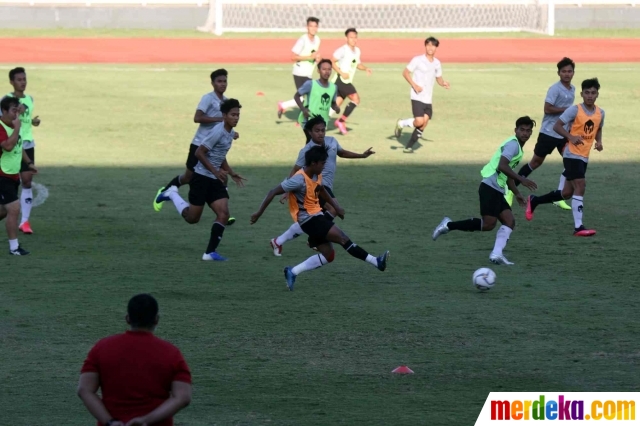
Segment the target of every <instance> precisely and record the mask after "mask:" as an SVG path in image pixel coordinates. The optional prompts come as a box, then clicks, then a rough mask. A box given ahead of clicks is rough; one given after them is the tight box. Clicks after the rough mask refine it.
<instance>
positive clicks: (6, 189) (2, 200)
mask: <svg viewBox="0 0 640 426" xmlns="http://www.w3.org/2000/svg"><path fill="white" fill-rule="evenodd" d="M18 185H19V182H17V181H13V180H11V179H6V178H0V206H2V210H3V211H4V213H3V214H2V216H0V217H4V218H5V224H4V225H5V229H6V231H7V237H9V254H12V255H16V256H25V255H27V254H29V252H28V251H26V250H24V249H23V248H21V247H20V244H19V243H18V219H19V218H20V199H19V198H18Z"/></svg>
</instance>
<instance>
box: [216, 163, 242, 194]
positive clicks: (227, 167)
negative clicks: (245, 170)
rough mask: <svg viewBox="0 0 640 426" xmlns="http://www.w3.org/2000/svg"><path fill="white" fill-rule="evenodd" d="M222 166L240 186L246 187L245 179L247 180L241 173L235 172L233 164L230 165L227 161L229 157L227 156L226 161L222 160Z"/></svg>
mask: <svg viewBox="0 0 640 426" xmlns="http://www.w3.org/2000/svg"><path fill="white" fill-rule="evenodd" d="M220 168H221V169H222V170H224V171H225V172H227V174H228V175H229V176H231V179H233V181H234V182H235V183H236V184H237V185H238V186H239V187H240V188H243V187H244V181H245V180H246V179H245V178H244V177H242V176H241V175H239V174H238V173H236V172H234V171H233V169H232V168H231V166H230V165H229V163H228V162H227V159H226V158H225V159H224V161H223V162H222V164H221V165H220Z"/></svg>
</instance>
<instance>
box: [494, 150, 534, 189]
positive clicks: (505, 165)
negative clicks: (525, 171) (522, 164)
mask: <svg viewBox="0 0 640 426" xmlns="http://www.w3.org/2000/svg"><path fill="white" fill-rule="evenodd" d="M510 161H511V159H509V158H507V157H504V156H502V157H500V163H499V164H498V171H499V172H500V173H504V174H505V175H507V178H509V179H513V180H514V181H516V180H517V181H518V182H520V183H521V184H522V185H524V186H526V187H527V188H529V189H530V190H531V191H535V190H536V189H538V186H537V185H536V183H535V182H534V181H532V180H529V179H527V178H526V177H524V176H520V175H519V174H517V173H516V172H514V171H513V169H512V168H511V167H509V162H510ZM508 182H509V180H507V183H508ZM512 191H513V190H512ZM513 193H514V194H515V193H516V192H515V191H514V192H513Z"/></svg>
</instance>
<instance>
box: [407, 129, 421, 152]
mask: <svg viewBox="0 0 640 426" xmlns="http://www.w3.org/2000/svg"><path fill="white" fill-rule="evenodd" d="M421 137H422V130H420V129H413V133H411V139H409V143H408V144H407V148H411V147H412V146H413V145H415V143H416V142H418V139H420V138H421Z"/></svg>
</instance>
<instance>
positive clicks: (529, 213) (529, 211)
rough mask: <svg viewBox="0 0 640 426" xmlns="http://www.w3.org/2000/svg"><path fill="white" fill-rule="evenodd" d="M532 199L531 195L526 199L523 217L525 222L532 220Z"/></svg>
mask: <svg viewBox="0 0 640 426" xmlns="http://www.w3.org/2000/svg"><path fill="white" fill-rule="evenodd" d="M532 199H533V195H529V196H528V197H527V208H526V210H525V211H524V217H525V219H527V220H533V206H532V205H531V200H532Z"/></svg>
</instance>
